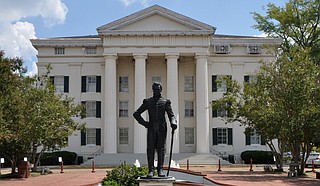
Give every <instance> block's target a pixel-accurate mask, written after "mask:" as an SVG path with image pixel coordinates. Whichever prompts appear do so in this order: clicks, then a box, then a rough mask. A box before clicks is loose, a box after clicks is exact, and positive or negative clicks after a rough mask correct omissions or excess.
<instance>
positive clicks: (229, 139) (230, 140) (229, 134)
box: [228, 128, 233, 145]
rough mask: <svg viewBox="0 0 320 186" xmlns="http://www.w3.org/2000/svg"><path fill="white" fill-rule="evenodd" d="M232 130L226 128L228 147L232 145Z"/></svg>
mask: <svg viewBox="0 0 320 186" xmlns="http://www.w3.org/2000/svg"><path fill="white" fill-rule="evenodd" d="M232 140H233V139H232V128H228V145H232V144H233V142H232Z"/></svg>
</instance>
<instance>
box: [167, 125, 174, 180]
mask: <svg viewBox="0 0 320 186" xmlns="http://www.w3.org/2000/svg"><path fill="white" fill-rule="evenodd" d="M173 136H174V130H173V129H172V131H171V146H170V156H169V165H168V171H167V177H168V176H169V172H170V165H171V160H172V148H173Z"/></svg>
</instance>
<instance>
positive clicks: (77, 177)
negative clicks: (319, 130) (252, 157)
mask: <svg viewBox="0 0 320 186" xmlns="http://www.w3.org/2000/svg"><path fill="white" fill-rule="evenodd" d="M182 169H186V168H185V167H182ZM107 170H110V169H102V168H101V169H96V170H95V173H91V169H89V168H88V169H65V170H64V173H62V174H61V173H60V170H58V169H53V170H52V171H53V174H48V175H43V176H37V177H30V178H28V179H0V186H96V185H97V184H98V183H99V182H100V181H101V180H102V179H103V178H104V177H105V175H106V171H107ZM190 170H192V171H197V172H202V173H203V174H207V177H208V178H209V179H211V180H214V181H215V182H216V183H219V184H221V185H225V186H296V185H297V186H299V185H303V186H317V185H318V186H319V185H320V179H315V173H312V172H309V173H307V177H299V178H295V177H294V178H288V177H287V174H286V173H281V174H280V173H279V174H276V173H266V172H264V171H263V167H253V171H249V167H246V166H238V167H222V168H221V170H222V171H218V169H217V166H201V165H200V166H192V167H190Z"/></svg>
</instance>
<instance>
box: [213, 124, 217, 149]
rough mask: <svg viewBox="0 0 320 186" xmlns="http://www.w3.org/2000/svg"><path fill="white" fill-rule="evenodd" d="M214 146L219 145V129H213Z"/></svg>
mask: <svg viewBox="0 0 320 186" xmlns="http://www.w3.org/2000/svg"><path fill="white" fill-rule="evenodd" d="M212 144H213V145H218V129H217V128H212Z"/></svg>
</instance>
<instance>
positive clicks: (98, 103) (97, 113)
mask: <svg viewBox="0 0 320 186" xmlns="http://www.w3.org/2000/svg"><path fill="white" fill-rule="evenodd" d="M96 118H101V101H97V102H96Z"/></svg>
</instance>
